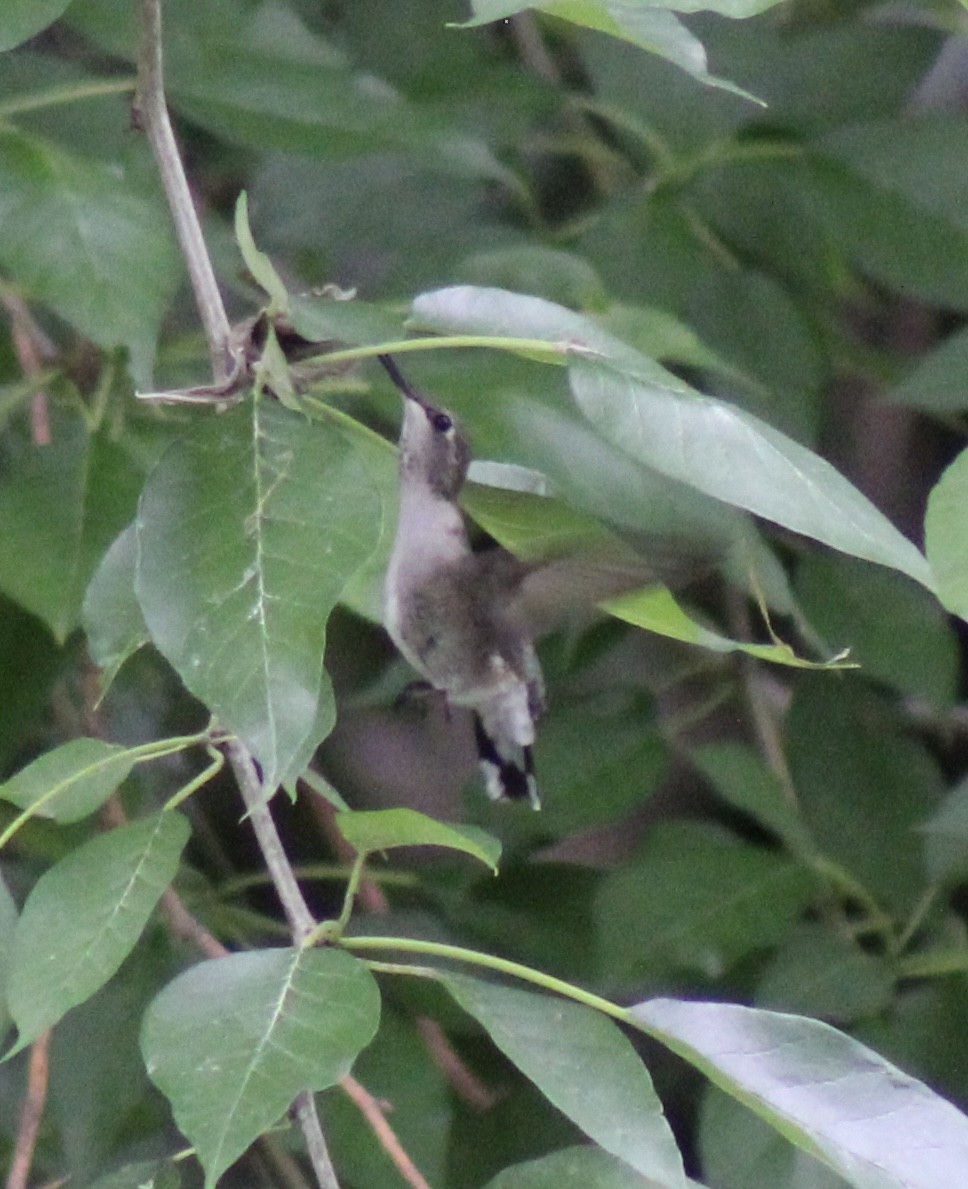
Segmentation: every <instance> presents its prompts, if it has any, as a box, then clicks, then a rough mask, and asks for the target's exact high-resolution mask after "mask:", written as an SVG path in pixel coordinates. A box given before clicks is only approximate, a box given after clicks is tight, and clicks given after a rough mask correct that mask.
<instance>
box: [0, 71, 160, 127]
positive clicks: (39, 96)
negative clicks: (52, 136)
mask: <svg viewBox="0 0 968 1189" xmlns="http://www.w3.org/2000/svg"><path fill="white" fill-rule="evenodd" d="M136 85H137V80H136V79H133V78H118V79H115V78H111V79H104V80H103V81H102V82H89V83H68V84H67V85H65V86H62V87H47V88H45V89H44V90H43V91H32V92H31V93H30V94H29V95H18V96H17V97H16V98H15V99H8V100H6V102H4V103H0V120H6V119H9V118H10V117H11V116H20V115H23V114H24V112H28V111H37V110H38V109H39V108H47V107H58V106H60V105H62V104H65V103H76V102H77V101H78V100H80V99H100V98H101V97H102V96H104V95H123V94H124V93H125V92H126V91H133V90H134V89H135V86H136Z"/></svg>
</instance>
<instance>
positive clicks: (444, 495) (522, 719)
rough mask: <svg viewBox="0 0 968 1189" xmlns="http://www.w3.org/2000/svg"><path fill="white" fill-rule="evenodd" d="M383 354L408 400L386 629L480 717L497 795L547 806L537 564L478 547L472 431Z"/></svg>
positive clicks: (482, 748) (488, 775)
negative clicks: (530, 618)
mask: <svg viewBox="0 0 968 1189" xmlns="http://www.w3.org/2000/svg"><path fill="white" fill-rule="evenodd" d="M379 358H380V362H381V363H382V364H383V366H384V367H385V368H386V370H387V372H389V374H390V378H391V379H392V380H393V382H394V384H395V385H396V386H397V388H399V389H400V391H401V392H402V393H403V397H404V401H403V428H402V430H401V433H400V513H399V520H398V523H397V535H396V539H395V541H394V544H393V551H392V553H391V555H390V565H389V568H388V570H387V577H386V589H385V614H384V619H385V623H386V628H387V631H388V632H389V633H390V636H391V638H392V639H393V642H394V643H395V644H396V646H397V648H399V650H400V651H401V652H402V653H403V655H404V656H405V657H406V659H407V660H408V661H409V662H410V664H411V665H412V666H413V667H414V669H416V670H417V672H418V673H420V674H422V676H423V677H425V678H426V680H427V681H428V682H429V683H430V684H431V685H432V686H433V687H434V688H435V689H438V690H440V691H442V692H443V693H444V695H445V696H446V698H447V701H448V703H449V704H451V705H453V706H462V707H466V708H467V709H468V710H470V711H471V712H472V713H473V716H474V734H475V738H476V741H477V752H478V758H479V760H480V765H481V771H482V773H483V776H484V783H485V788H486V789H487V793H488V795H489V796H490V797H492V798H494V799H495V800H499V799H503V798H510V799H511V800H515V801H524V800H528V801H530V803H531V804H532V805H533V806H534V808H535V809H538V808H540V801H539V798H538V786H537V782H536V781H535V775H534V759H533V756H532V746H533V744H534V737H535V723H536V722H537V720H538V719H539V718H540V716H541V713H542V710H543V709H544V682H543V680H542V676H541V668H540V666H539V664H538V658H537V655H536V653H535V650H534V644H533V642H532V638H531V630H530V627H529V625H528V622H527V619H526V617H525V614H524V611H523V609H522V607H521V606H520V603H519V595H520V591H521V587H522V584H523V583H524V580H525V578H526V577H527V574H528V567H527V566H525V565H524V564H523V563H522V562H519V561H518V560H517V559H516V558H514V557H513V556H512V555H511V554H510V553H508V552H506V551H505V550H503V549H500V548H495V549H488V550H485V551H483V552H479V553H474V552H473V551H472V550H471V545H470V541H469V540H468V536H467V527H466V525H465V522H464V517H463V514H462V512H461V510H460V508H459V506H458V503H457V497H458V495H459V494H460V490H461V488H462V486H463V484H464V480H465V479H466V477H467V469H468V467H469V466H470V461H471V452H470V446H469V445H468V441H467V438H466V436H465V434H464V431H463V430H462V428H461V426H460V423H459V422H458V421H457V420H456V418H455V417H454V416H453V415H452V414H451V413H449V412H447V410H446V409H442V408H439V407H438V406H437V405H435V404H434V403H433V402H432V401H430V400H429V399H428V398H427V397H426V396H425V395H423V394H422V393H420V392H418V391H417V390H416V389H415V388H413V387H412V386H411V385H410V384H409V383H408V382H407V380H406V379H405V378H404V377H403V375H402V374H401V373H400V370H399V369H398V367H397V366H396V364H395V363H394V361H393V359H392V358H391V357H390V356H389V355H381V356H380V357H379Z"/></svg>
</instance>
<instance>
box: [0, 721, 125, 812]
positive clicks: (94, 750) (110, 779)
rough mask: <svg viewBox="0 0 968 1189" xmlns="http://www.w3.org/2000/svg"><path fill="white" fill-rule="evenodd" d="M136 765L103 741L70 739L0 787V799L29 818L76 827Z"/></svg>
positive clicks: (120, 751)
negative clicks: (12, 805)
mask: <svg viewBox="0 0 968 1189" xmlns="http://www.w3.org/2000/svg"><path fill="white" fill-rule="evenodd" d="M137 760H138V754H137V752H136V751H134V750H132V749H130V748H126V747H118V746H117V745H116V744H114V743H105V742H104V740H103V739H71V740H70V742H69V743H62V744H61V746H60V747H55V748H54V750H53V751H48V752H45V753H44V755H42V756H40V757H39V758H38V759H36V760H34V761H33V762H32V763H30V764H28V765H27V767H26V768H22V769H21V770H20V771H19V772H18V773H17V774H16V775H15V776H11V778H10V779H9V780H8V781H5V782H4V783H3V784H0V798H2V799H3V800H4V801H10V802H11V803H12V804H14V805H16V806H18V807H19V808H20V809H29V810H30V811H31V813H32V815H35V816H37V817H47V818H50V819H51V820H52V821H55V822H61V823H65V822H77V821H80V820H81V819H82V818H85V817H87V816H88V815H89V814H92V813H94V811H95V810H96V809H100V808H101V806H102V805H103V804H104V802H105V801H106V800H107V799H108V797H110V796H111V794H112V793H113V792H114V791H115V790H116V789H117V788H119V787H120V785H121V782H122V781H123V780H125V779H126V777H127V775H128V773H129V772H130V771H131V769H132V768H133V767H134V765H135V763H136V762H137Z"/></svg>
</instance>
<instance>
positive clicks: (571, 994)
mask: <svg viewBox="0 0 968 1189" xmlns="http://www.w3.org/2000/svg"><path fill="white" fill-rule="evenodd" d="M339 944H340V945H341V946H342V947H343V948H344V949H347V950H364V951H365V950H398V951H403V952H404V953H410V954H430V955H431V956H433V957H435V958H445V959H449V960H451V961H454V962H467V963H469V964H470V965H472V966H484V967H486V968H487V969H488V970H497V971H500V973H501V974H509V975H511V977H512V978H519V979H521V980H522V981H523V982H526V983H533V984H534V985H535V986H537V987H541V988H542V989H543V990H545V991H552V992H554V994H556V995H563V996H564V997H565V998H566V999H573V1000H574V1001H575V1002H576V1003H583V1004H584V1005H585V1006H586V1007H591V1008H594V1010H595V1011H600V1012H602V1013H603V1014H604V1015H606V1016H611V1017H612V1018H613V1019H615V1020H622V1021H623V1022H625V1023H628V1021H629V1015H628V1011H627V1009H626V1008H624V1007H620V1006H619V1005H618V1004H617V1003H612V1001H611V1000H610V999H603V998H602V997H601V995H593V994H592V992H591V991H583V990H582V989H581V987H576V986H575V985H574V984H573V983H566V982H564V981H563V980H562V979H560V978H554V977H553V976H552V975H550V974H545V973H543V971H540V970H535V969H534V967H532V966H523V965H522V964H521V963H520V962H510V961H508V959H507V958H498V957H495V956H494V954H482V953H481V952H480V951H478V950H467V949H464V948H463V946H459V945H444V944H443V943H442V942H439V941H420V940H419V939H417V938H413V937H343V938H341V939H340V943H339ZM374 966H375V967H376V969H380V970H386V971H390V972H393V973H399V974H404V973H407V974H412V975H415V976H417V977H418V978H441V977H442V975H443V971H440V970H434V969H432V968H431V967H427V966H413V967H407V966H406V965H403V964H397V963H382V962H381V963H378V964H377V963H374Z"/></svg>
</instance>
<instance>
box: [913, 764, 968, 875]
mask: <svg viewBox="0 0 968 1189" xmlns="http://www.w3.org/2000/svg"><path fill="white" fill-rule="evenodd" d="M917 828H918V831H919V832H920V833H921V834H923V835H924V851H925V864H926V866H927V869H928V875H929V877H930V878H931V879H932V880H941V881H945V882H950V881H952V880H954V879H959V880H960V879H962V878H963V877H964V873H965V872H966V871H968V779H965V778H962V779H961V780H959V781H958V783H957V784H956V785H955V786H954V788H952V789H949V790H948V792H947V793H946V794H945V797H944V800H943V801H942V802H941V804H940V805H939V806H938V808H937V809H936V810H935V811H934V812H933V813H932V814H931V815H930V817H928V819H927V820H926V821H925V822H923V823H920V824H919V825H918V827H917Z"/></svg>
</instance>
